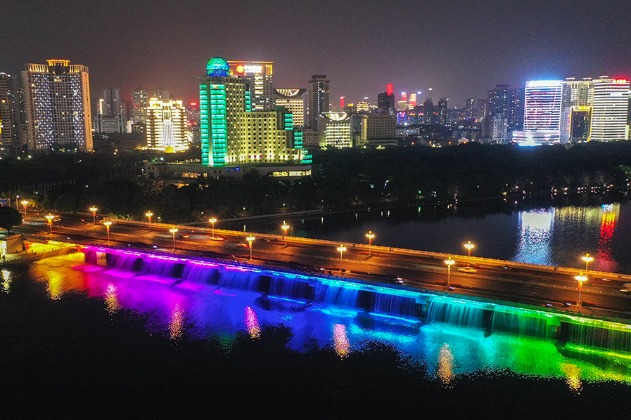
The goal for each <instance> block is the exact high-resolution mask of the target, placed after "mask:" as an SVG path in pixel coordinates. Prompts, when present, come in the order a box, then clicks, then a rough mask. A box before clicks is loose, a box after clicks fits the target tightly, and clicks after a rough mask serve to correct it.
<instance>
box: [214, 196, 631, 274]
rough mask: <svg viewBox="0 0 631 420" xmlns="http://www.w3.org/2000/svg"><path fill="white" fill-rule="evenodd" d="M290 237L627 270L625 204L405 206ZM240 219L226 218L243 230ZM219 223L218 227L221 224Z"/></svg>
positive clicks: (323, 220) (252, 227) (296, 224)
mask: <svg viewBox="0 0 631 420" xmlns="http://www.w3.org/2000/svg"><path fill="white" fill-rule="evenodd" d="M287 219H288V220H287V221H288V223H289V224H290V225H291V228H290V230H289V232H288V234H289V235H294V236H303V237H312V238H318V239H328V240H332V241H336V242H344V243H348V242H355V243H366V237H365V235H366V233H367V232H368V231H372V232H373V233H374V234H375V238H374V239H373V242H372V243H373V245H375V246H380V245H381V246H387V247H398V248H409V249H419V250H425V251H435V252H444V253H449V254H463V255H466V252H467V251H466V250H465V248H464V247H463V244H464V243H465V242H467V241H471V242H473V243H474V244H475V249H474V250H473V252H472V255H477V256H481V257H487V258H496V259H502V260H512V261H520V262H526V263H532V264H544V265H556V266H564V267H581V266H583V265H584V263H583V262H582V261H581V259H580V257H581V256H583V255H585V254H587V253H589V254H590V255H591V256H593V257H594V261H593V263H591V265H590V266H589V268H590V269H593V270H598V271H609V272H619V273H628V274H631V252H629V251H628V250H629V249H631V236H630V234H631V205H629V204H628V203H624V204H620V203H614V204H604V205H594V206H562V207H553V206H542V207H539V208H532V209H528V210H521V211H513V212H511V213H495V214H488V215H483V216H474V217H462V216H459V215H458V214H454V215H450V216H447V217H444V218H441V219H439V220H435V219H434V218H432V216H431V209H427V208H420V209H419V208H407V209H392V210H372V211H361V212H355V213H337V214H326V215H325V216H323V217H322V216H317V217H314V218H311V219H310V218H304V219H303V218H299V217H295V218H293V220H292V219H290V218H289V217H287ZM242 225H243V222H239V223H237V222H231V223H225V225H224V226H225V227H226V228H233V229H240V230H242V228H243V226H242ZM217 226H221V222H219V223H218V225H217ZM246 228H247V230H248V231H253V232H264V233H274V234H281V232H280V223H276V222H275V221H274V222H269V221H265V222H258V221H255V220H252V221H248V223H247V224H246Z"/></svg>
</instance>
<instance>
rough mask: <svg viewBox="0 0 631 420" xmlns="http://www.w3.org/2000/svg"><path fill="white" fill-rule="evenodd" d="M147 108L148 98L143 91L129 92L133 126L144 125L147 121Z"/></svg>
mask: <svg viewBox="0 0 631 420" xmlns="http://www.w3.org/2000/svg"><path fill="white" fill-rule="evenodd" d="M147 106H149V96H148V95H147V91H146V90H143V89H134V90H133V91H132V92H131V121H132V123H134V124H138V123H142V124H144V123H145V120H146V119H147Z"/></svg>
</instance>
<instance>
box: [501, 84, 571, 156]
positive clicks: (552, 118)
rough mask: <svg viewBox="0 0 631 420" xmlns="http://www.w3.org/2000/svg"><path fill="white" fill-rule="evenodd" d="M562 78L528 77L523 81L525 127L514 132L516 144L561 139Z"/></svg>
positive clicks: (544, 142) (536, 143)
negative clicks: (543, 78)
mask: <svg viewBox="0 0 631 420" xmlns="http://www.w3.org/2000/svg"><path fill="white" fill-rule="evenodd" d="M562 93H563V83H562V81H561V80H531V81H528V82H526V89H525V101H524V130H523V131H514V132H513V136H512V138H513V142H515V143H517V144H519V145H538V144H552V143H560V141H561V139H560V138H561V105H562V97H563V94H562Z"/></svg>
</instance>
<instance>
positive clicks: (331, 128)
mask: <svg viewBox="0 0 631 420" xmlns="http://www.w3.org/2000/svg"><path fill="white" fill-rule="evenodd" d="M350 117H351V114H348V113H346V112H322V113H320V116H319V121H318V127H319V132H320V147H328V146H330V147H337V148H346V147H353V136H352V130H351V118H350Z"/></svg>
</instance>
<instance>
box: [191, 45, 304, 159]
mask: <svg viewBox="0 0 631 420" xmlns="http://www.w3.org/2000/svg"><path fill="white" fill-rule="evenodd" d="M250 88H251V86H250V82H249V81H247V80H244V78H240V77H234V76H231V75H230V66H229V64H228V62H227V61H226V60H224V59H223V58H220V57H214V58H211V59H210V60H209V61H208V64H207V66H206V76H204V77H203V78H202V81H201V84H200V85H199V104H200V105H199V109H200V110H199V113H200V137H201V149H202V150H201V152H202V156H201V157H202V165H204V166H212V167H221V166H235V165H242V164H255V163H265V164H269V163H294V164H301V163H311V156H310V155H309V153H308V152H307V150H305V149H304V148H303V144H302V137H301V135H294V131H293V126H294V124H293V116H292V114H291V113H289V112H283V111H282V110H274V111H252V105H251V94H250ZM300 134H301V133H300Z"/></svg>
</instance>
